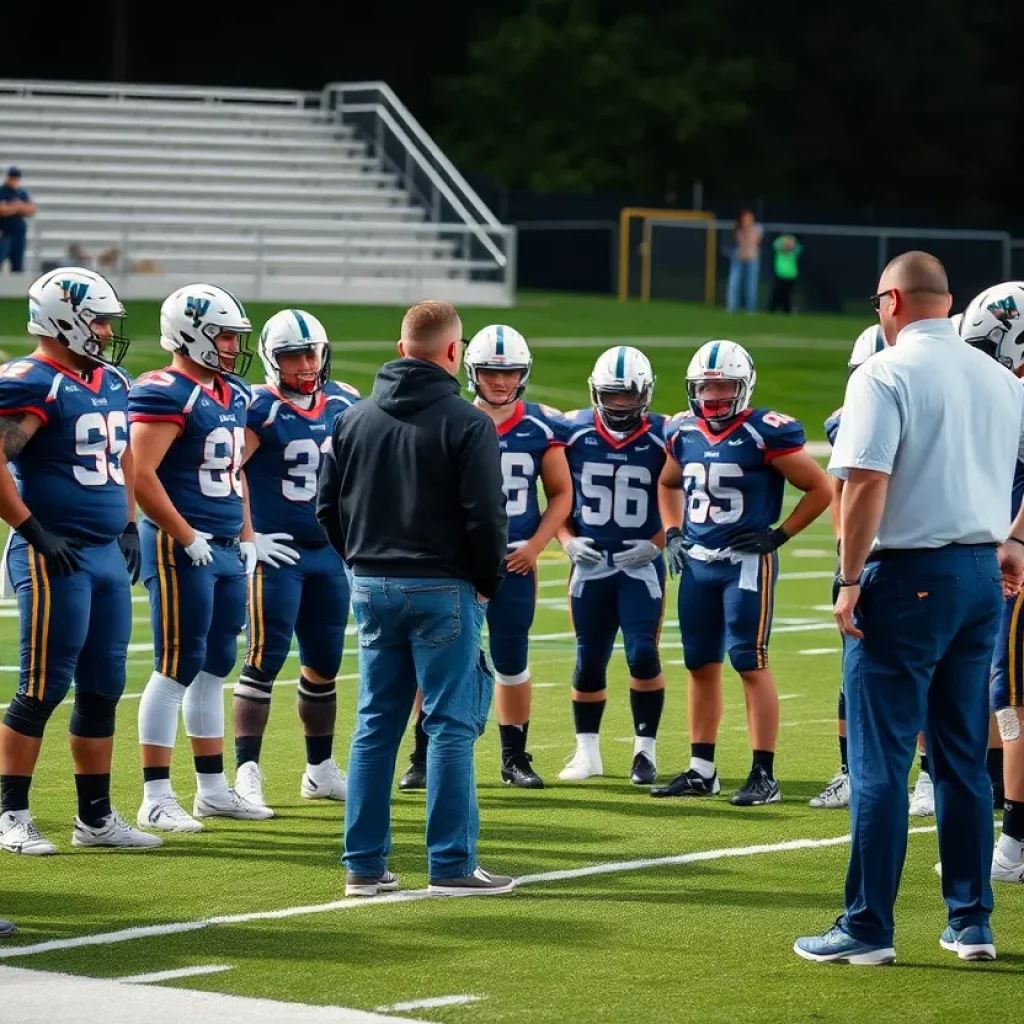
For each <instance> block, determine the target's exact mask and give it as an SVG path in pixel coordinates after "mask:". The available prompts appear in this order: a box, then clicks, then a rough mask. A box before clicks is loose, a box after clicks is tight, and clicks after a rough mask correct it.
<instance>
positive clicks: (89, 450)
mask: <svg viewBox="0 0 1024 1024" xmlns="http://www.w3.org/2000/svg"><path fill="white" fill-rule="evenodd" d="M127 447H128V419H127V417H126V416H125V414H124V413H123V412H122V411H121V410H120V409H115V410H114V411H113V412H110V413H107V415H105V416H104V415H103V413H101V412H87V413H85V415H84V416H79V417H78V419H77V420H76V421H75V455H77V456H78V457H79V458H80V459H91V460H92V465H91V466H75V479H76V480H77V481H78V482H79V483H80V484H82V485H83V486H85V487H102V486H103V485H104V484H105V483H107V482H108V481H109V482H111V483H115V484H117V485H119V486H120V487H124V471H123V470H122V469H121V454H122V453H123V452H124V450H125V448H127Z"/></svg>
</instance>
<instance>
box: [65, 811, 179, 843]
mask: <svg viewBox="0 0 1024 1024" xmlns="http://www.w3.org/2000/svg"><path fill="white" fill-rule="evenodd" d="M71 845H72V846H112V847H115V848H116V849H119V850H155V849H156V848H157V847H158V846H163V845H164V841H163V840H162V839H161V838H160V837H159V836H151V835H150V834H149V833H148V832H140V831H139V830H138V829H137V828H132V827H131V825H129V824H128V822H126V821H125V820H124V818H122V817H121V815H120V814H118V813H117V811H111V812H110V814H108V815H107V817H106V818H105V819H104V821H103V824H102V825H97V826H96V827H95V828H93V826H91V825H86V824H85V822H84V821H82V819H81V818H78V817H76V818H75V831H74V832H73V833H72V835H71Z"/></svg>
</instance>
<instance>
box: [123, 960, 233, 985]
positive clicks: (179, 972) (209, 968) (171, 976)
mask: <svg viewBox="0 0 1024 1024" xmlns="http://www.w3.org/2000/svg"><path fill="white" fill-rule="evenodd" d="M234 969H235V967H234V964H204V965H200V966H197V967H178V968H177V969H176V970H173V971H154V972H153V973H152V974H129V975H127V976H126V977H124V978H113V979H112V980H113V981H119V982H120V983H121V984H122V985H155V984H157V983H159V982H161V981H177V980H178V978H198V977H200V976H201V975H204V974H221V973H222V972H223V971H233V970H234Z"/></svg>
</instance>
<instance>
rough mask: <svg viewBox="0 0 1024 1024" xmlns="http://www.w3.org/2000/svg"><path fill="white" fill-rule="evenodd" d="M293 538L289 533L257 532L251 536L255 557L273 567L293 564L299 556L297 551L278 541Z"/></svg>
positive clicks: (277, 567)
mask: <svg viewBox="0 0 1024 1024" xmlns="http://www.w3.org/2000/svg"><path fill="white" fill-rule="evenodd" d="M294 539H295V538H294V537H293V536H292V535H291V534H290V533H257V534H256V536H255V537H254V538H253V544H254V545H255V547H256V557H257V558H258V559H259V560H260V561H261V562H266V563H267V565H272V566H273V567H274V568H275V569H280V568H281V566H282V565H295V563H296V562H298V560H299V558H300V557H301V556H300V555H299V553H298V551H296V550H295V548H290V547H288V546H287V545H285V544H282V543H280V542H281V541H283V540H294Z"/></svg>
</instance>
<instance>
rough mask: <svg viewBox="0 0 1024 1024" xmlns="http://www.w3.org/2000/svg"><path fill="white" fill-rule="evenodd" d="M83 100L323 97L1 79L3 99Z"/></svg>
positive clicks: (289, 101) (269, 101)
mask: <svg viewBox="0 0 1024 1024" xmlns="http://www.w3.org/2000/svg"><path fill="white" fill-rule="evenodd" d="M3 95H8V96H82V97H92V98H95V99H108V100H116V101H117V102H121V103H123V102H124V101H125V100H150V99H157V100H192V101H196V102H204V103H210V104H216V103H262V104H266V105H267V106H290V107H305V106H307V105H310V106H315V105H318V103H319V101H320V94H319V93H315V92H300V91H297V90H293V89H280V90H273V89H239V88H231V87H227V86H216V87H209V88H208V87H205V86H187V85H182V86H178V85H123V84H121V83H119V82H42V81H38V82H37V81H30V80H21V79H3V78H0V96H3Z"/></svg>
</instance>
